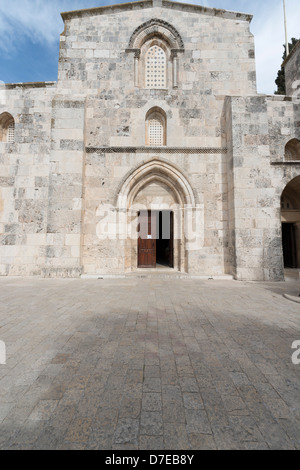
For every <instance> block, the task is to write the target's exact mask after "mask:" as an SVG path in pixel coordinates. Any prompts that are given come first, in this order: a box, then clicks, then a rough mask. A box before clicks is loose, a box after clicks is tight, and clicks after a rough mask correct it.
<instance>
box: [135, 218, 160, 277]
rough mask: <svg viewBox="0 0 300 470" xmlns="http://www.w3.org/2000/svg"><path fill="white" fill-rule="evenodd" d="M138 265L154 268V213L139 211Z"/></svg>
mask: <svg viewBox="0 0 300 470" xmlns="http://www.w3.org/2000/svg"><path fill="white" fill-rule="evenodd" d="M138 232H139V238H138V267H139V268H156V214H155V212H153V213H151V211H141V212H139V224H138Z"/></svg>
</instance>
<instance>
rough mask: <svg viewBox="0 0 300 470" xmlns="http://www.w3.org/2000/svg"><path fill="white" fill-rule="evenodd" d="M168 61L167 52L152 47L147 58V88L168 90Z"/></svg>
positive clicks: (156, 46) (155, 46)
mask: <svg viewBox="0 0 300 470" xmlns="http://www.w3.org/2000/svg"><path fill="white" fill-rule="evenodd" d="M166 73H167V60H166V53H165V51H164V50H163V49H162V48H161V47H159V46H158V45H154V46H152V47H150V48H149V49H148V51H147V53H146V58H145V87H146V88H154V89H155V88H156V89H157V88H158V89H159V88H166V86H167V75H166Z"/></svg>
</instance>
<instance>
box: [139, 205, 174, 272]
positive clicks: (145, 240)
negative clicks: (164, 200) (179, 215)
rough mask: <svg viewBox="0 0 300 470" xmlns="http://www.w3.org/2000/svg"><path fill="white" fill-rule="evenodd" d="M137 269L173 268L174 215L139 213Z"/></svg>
mask: <svg viewBox="0 0 300 470" xmlns="http://www.w3.org/2000/svg"><path fill="white" fill-rule="evenodd" d="M138 231H139V239H138V267H140V268H151V267H152V268H155V267H159V266H166V267H170V268H173V267H174V215H173V212H171V211H152V212H151V211H141V212H140V213H139V226H138Z"/></svg>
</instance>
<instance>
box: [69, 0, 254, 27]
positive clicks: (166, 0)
mask: <svg viewBox="0 0 300 470" xmlns="http://www.w3.org/2000/svg"><path fill="white" fill-rule="evenodd" d="M156 6H157V2H156V1H155V0H145V1H138V2H130V3H119V4H115V5H107V6H102V7H96V8H88V9H82V10H75V11H68V12H64V13H61V16H62V19H63V20H64V21H66V20H70V19H72V18H82V17H86V16H95V15H108V14H110V13H117V12H121V11H126V10H127V11H128V10H139V9H144V8H153V7H156ZM161 6H162V8H170V9H173V10H179V11H187V12H192V13H199V14H202V15H208V16H216V17H220V18H227V19H233V20H241V21H247V22H249V23H250V22H251V20H252V18H253V15H250V14H247V13H239V12H234V11H229V10H221V9H218V8H208V7H203V6H200V5H193V4H189V3H180V2H172V1H170V0H162V4H161Z"/></svg>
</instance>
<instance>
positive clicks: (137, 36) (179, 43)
mask: <svg viewBox="0 0 300 470" xmlns="http://www.w3.org/2000/svg"><path fill="white" fill-rule="evenodd" d="M152 38H159V39H162V40H164V41H165V42H166V44H167V45H168V47H169V48H170V53H171V56H170V57H171V60H172V63H173V87H174V88H177V81H178V78H177V73H178V58H177V56H178V53H181V52H184V43H183V40H182V37H181V36H180V34H179V32H178V31H177V30H176V29H175V28H174V26H172V25H171V24H170V23H167V21H163V20H160V19H157V18H153V19H152V20H149V21H147V22H146V23H143V24H142V25H140V26H139V27H138V28H136V30H135V31H134V32H133V34H132V36H131V38H130V40H129V45H128V48H127V49H126V52H131V53H134V59H135V79H134V81H135V86H139V80H138V75H139V73H138V70H139V59H140V55H141V49H142V47H143V45H144V44H145V43H146V42H147V41H148V40H149V39H152Z"/></svg>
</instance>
